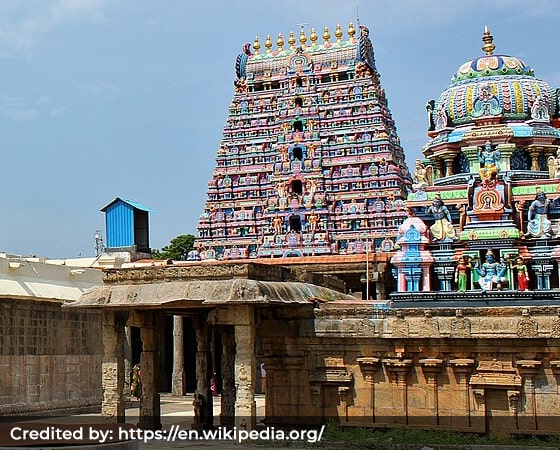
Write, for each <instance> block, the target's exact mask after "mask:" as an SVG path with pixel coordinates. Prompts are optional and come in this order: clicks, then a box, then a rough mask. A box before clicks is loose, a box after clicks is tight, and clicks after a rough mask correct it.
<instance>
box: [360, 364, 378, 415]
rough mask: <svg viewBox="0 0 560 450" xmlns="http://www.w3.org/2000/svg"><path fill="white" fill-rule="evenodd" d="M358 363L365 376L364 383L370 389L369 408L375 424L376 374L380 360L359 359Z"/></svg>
mask: <svg viewBox="0 0 560 450" xmlns="http://www.w3.org/2000/svg"><path fill="white" fill-rule="evenodd" d="M356 361H357V362H358V364H359V365H360V368H361V370H362V373H363V375H364V381H365V384H366V386H368V387H369V389H370V392H371V394H370V399H369V407H370V408H371V421H372V422H373V423H375V379H374V376H375V372H376V371H377V369H378V368H379V363H380V361H381V360H380V359H379V358H374V357H370V356H365V357H362V358H357V359H356Z"/></svg>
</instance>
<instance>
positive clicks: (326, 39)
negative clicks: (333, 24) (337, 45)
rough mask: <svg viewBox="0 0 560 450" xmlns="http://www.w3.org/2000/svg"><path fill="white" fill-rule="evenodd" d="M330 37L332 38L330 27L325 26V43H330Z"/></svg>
mask: <svg viewBox="0 0 560 450" xmlns="http://www.w3.org/2000/svg"><path fill="white" fill-rule="evenodd" d="M330 38H331V35H330V33H329V29H328V27H325V31H323V39H324V40H325V42H323V44H328V43H329V39H330Z"/></svg>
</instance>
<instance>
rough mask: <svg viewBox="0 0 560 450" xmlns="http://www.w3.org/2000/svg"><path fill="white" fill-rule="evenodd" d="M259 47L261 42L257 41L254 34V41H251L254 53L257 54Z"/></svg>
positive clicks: (257, 38)
mask: <svg viewBox="0 0 560 450" xmlns="http://www.w3.org/2000/svg"><path fill="white" fill-rule="evenodd" d="M260 49H261V43H260V42H259V37H258V36H255V42H254V43H253V50H255V54H256V55H258V54H259V50H260Z"/></svg>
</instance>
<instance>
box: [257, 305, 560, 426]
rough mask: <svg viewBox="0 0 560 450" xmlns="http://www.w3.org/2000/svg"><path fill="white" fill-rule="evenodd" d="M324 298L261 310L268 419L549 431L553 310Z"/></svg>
mask: <svg viewBox="0 0 560 450" xmlns="http://www.w3.org/2000/svg"><path fill="white" fill-rule="evenodd" d="M337 303H338V304H336V305H335V304H329V305H325V304H321V306H320V308H318V309H314V311H313V313H312V317H308V318H303V317H299V318H297V317H295V316H294V315H293V313H291V312H289V311H287V310H277V311H276V312H275V313H274V314H271V312H270V311H267V312H266V313H264V314H263V315H264V316H265V317H263V315H261V318H260V320H259V325H258V327H257V330H256V334H257V335H258V336H260V339H261V341H260V345H259V348H258V350H259V353H258V354H257V359H258V360H261V359H262V360H263V361H265V362H266V367H267V396H266V401H267V402H266V405H267V411H266V413H267V418H268V419H267V420H268V421H269V422H270V423H277V422H291V423H294V422H297V423H303V422H306V423H307V422H313V421H315V422H322V423H324V422H325V421H327V420H328V419H329V418H334V419H335V420H336V421H339V422H340V423H341V424H342V425H354V426H372V427H376V426H377V427H385V426H388V425H389V426H400V425H407V426H419V427H423V428H445V429H453V430H463V431H472V432H481V433H485V432H489V431H492V432H494V433H497V434H510V433H513V434H515V433H517V434H538V433H545V434H546V433H555V432H557V431H558V423H559V420H560V417H559V415H558V411H559V406H560V396H559V395H558V389H559V388H558V382H559V378H558V377H559V375H560V339H559V337H560V317H559V314H558V311H557V310H556V308H554V309H551V308H548V307H535V308H531V309H528V308H517V307H509V308H508V307H504V308H467V309H462V310H461V309H453V308H447V309H446V308H440V309H434V310H426V309H419V308H418V309H403V310H396V311H392V312H391V315H387V313H386V311H376V310H375V309H374V308H373V307H372V306H364V305H358V304H355V305H349V304H343V303H344V302H337Z"/></svg>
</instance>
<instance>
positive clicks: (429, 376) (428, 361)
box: [418, 358, 443, 425]
mask: <svg viewBox="0 0 560 450" xmlns="http://www.w3.org/2000/svg"><path fill="white" fill-rule="evenodd" d="M418 362H419V363H420V365H421V366H422V369H423V370H424V375H425V377H426V382H427V384H428V386H430V388H431V389H432V401H433V405H434V414H433V416H434V420H435V425H439V402H438V383H437V377H438V374H439V373H440V372H441V367H442V364H443V359H438V358H425V359H421V360H419V361H418Z"/></svg>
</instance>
